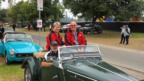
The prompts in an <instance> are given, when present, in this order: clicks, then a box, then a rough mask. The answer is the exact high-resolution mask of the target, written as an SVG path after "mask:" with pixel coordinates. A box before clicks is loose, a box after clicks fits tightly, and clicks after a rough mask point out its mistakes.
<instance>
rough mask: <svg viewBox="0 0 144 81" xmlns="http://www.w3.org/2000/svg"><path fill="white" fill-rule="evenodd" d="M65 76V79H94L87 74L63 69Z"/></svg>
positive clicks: (87, 80)
mask: <svg viewBox="0 0 144 81" xmlns="http://www.w3.org/2000/svg"><path fill="white" fill-rule="evenodd" d="M65 78H66V81H94V80H93V79H91V78H89V77H87V76H84V75H82V74H79V73H76V72H73V71H69V70H66V71H65ZM95 81H96V80H95Z"/></svg>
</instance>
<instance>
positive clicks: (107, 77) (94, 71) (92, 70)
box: [64, 62, 139, 81]
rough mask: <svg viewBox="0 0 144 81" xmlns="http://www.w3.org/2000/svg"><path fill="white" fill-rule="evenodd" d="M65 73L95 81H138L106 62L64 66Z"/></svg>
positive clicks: (78, 63)
mask: <svg viewBox="0 0 144 81" xmlns="http://www.w3.org/2000/svg"><path fill="white" fill-rule="evenodd" d="M64 67H65V68H66V70H67V71H69V72H72V73H76V74H80V75H83V76H86V77H89V78H91V79H94V80H96V81H139V80H137V79H135V78H133V77H131V76H129V75H127V74H126V73H124V72H122V71H121V70H119V69H117V68H115V67H113V66H111V65H109V64H108V63H106V62H100V63H98V64H96V63H94V62H76V63H72V64H65V65H64Z"/></svg>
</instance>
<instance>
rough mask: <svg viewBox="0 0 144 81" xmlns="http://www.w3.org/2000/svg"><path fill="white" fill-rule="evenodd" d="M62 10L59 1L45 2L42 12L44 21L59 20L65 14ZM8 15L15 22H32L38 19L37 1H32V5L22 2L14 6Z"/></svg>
mask: <svg viewBox="0 0 144 81" xmlns="http://www.w3.org/2000/svg"><path fill="white" fill-rule="evenodd" d="M61 9H63V8H62V7H61V5H60V4H59V2H58V0H44V9H43V11H42V12H41V15H42V19H43V21H46V20H47V19H48V18H51V19H53V20H59V19H60V18H61V17H62V13H63V12H62V10H61ZM8 14H9V17H11V18H12V19H13V21H28V22H32V21H34V20H36V19H38V11H37V2H36V0H32V2H31V3H28V2H23V1H21V2H19V3H18V4H16V5H15V6H12V7H11V8H10V9H9V12H8Z"/></svg>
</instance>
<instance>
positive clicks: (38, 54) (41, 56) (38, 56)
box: [34, 52, 45, 58]
mask: <svg viewBox="0 0 144 81" xmlns="http://www.w3.org/2000/svg"><path fill="white" fill-rule="evenodd" d="M44 55H45V53H43V52H39V53H37V54H35V55H34V56H35V57H36V58H44Z"/></svg>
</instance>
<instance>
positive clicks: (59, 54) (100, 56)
mask: <svg viewBox="0 0 144 81" xmlns="http://www.w3.org/2000/svg"><path fill="white" fill-rule="evenodd" d="M81 46H84V47H95V48H97V51H96V52H91V53H99V56H95V57H99V58H101V59H102V54H101V51H100V49H99V46H98V45H74V46H62V47H58V51H59V52H58V59H59V60H60V61H63V59H62V57H61V49H62V48H67V47H69V48H71V47H81ZM83 53H84V52H83ZM88 53H90V52H88Z"/></svg>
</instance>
